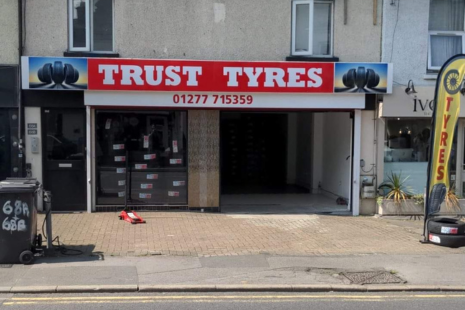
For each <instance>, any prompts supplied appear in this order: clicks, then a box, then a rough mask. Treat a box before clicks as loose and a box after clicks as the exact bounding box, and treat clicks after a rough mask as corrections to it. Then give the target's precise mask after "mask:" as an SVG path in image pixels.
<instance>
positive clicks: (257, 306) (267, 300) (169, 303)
mask: <svg viewBox="0 0 465 310" xmlns="http://www.w3.org/2000/svg"><path fill="white" fill-rule="evenodd" d="M464 302H465V293H453V292H451V293H447V294H444V293H421V292H415V293H373V294H367V293H353V294H348V293H347V294H346V293H337V292H334V293H315V294H309V293H301V294H282V293H271V292H270V293H247V294H245V293H244V294H241V293H222V294H218V293H217V294H210V293H205V294H202V293H199V294H142V293H134V294H67V295H64V294H63V295H59V294H51V295H3V296H2V295H0V305H1V306H0V308H1V309H47V310H49V309H50V310H53V309H73V310H74V309H86V310H88V309H170V310H171V309H173V310H184V309H186V310H187V309H189V310H192V309H206V310H217V309H221V310H224V309H241V310H242V309H253V310H274V309H277V310H278V309H279V310H282V309H293V310H299V309H302V310H304V309H305V310H308V309H318V310H326V309H344V310H352V309H353V310H368V309H370V310H371V309H376V310H388V309H393V310H394V309H395V310H399V309H409V310H416V309H418V310H429V309H431V310H433V309H434V310H437V309H462V308H463V305H464Z"/></svg>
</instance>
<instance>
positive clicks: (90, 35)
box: [68, 0, 115, 54]
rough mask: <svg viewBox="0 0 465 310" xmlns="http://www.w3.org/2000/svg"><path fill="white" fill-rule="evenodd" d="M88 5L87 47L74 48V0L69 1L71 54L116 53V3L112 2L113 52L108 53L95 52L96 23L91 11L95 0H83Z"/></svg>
mask: <svg viewBox="0 0 465 310" xmlns="http://www.w3.org/2000/svg"><path fill="white" fill-rule="evenodd" d="M82 1H84V2H85V3H86V46H85V47H73V44H74V37H73V14H74V12H73V10H74V5H73V0H68V38H69V42H68V45H69V46H68V50H69V51H70V52H92V53H102V54H104V53H109V52H110V53H111V52H114V49H115V32H114V31H115V1H114V0H111V1H112V18H111V20H112V25H111V27H112V42H111V50H108V51H94V50H93V49H94V46H93V45H94V44H93V42H94V32H93V31H92V30H93V28H94V21H93V14H94V13H93V11H91V10H90V8H91V6H92V7H93V5H94V0H82Z"/></svg>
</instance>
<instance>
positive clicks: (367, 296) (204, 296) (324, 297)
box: [9, 294, 465, 301]
mask: <svg viewBox="0 0 465 310" xmlns="http://www.w3.org/2000/svg"><path fill="white" fill-rule="evenodd" d="M328 298H329V299H364V300H370V299H392V298H410V299H411V298H418V299H427V298H465V294H454V295H452V294H449V295H438V294H436V295H424V294H413V295H224V296H221V295H220V296H214V295H198V296H197V295H187V296H182V295H173V296H82V297H13V298H10V299H9V300H12V301H59V300H83V299H85V300H146V299H153V300H170V299H171V300H196V299H202V300H205V299H211V300H220V299H328Z"/></svg>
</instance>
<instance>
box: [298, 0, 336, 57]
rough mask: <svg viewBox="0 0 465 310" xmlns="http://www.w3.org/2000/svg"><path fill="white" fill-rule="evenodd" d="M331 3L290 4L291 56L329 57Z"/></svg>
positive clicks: (306, 1) (304, 0) (307, 0)
mask: <svg viewBox="0 0 465 310" xmlns="http://www.w3.org/2000/svg"><path fill="white" fill-rule="evenodd" d="M332 41H333V2H332V1H315V0H294V1H293V2H292V55H313V56H331V55H332V53H333V43H332Z"/></svg>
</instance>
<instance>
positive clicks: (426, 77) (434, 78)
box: [423, 73, 438, 80]
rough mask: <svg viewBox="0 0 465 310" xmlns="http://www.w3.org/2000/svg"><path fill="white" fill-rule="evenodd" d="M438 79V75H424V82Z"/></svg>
mask: <svg viewBox="0 0 465 310" xmlns="http://www.w3.org/2000/svg"><path fill="white" fill-rule="evenodd" d="M437 78H438V74H437V73H428V74H425V75H423V79H424V80H436V79H437Z"/></svg>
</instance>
